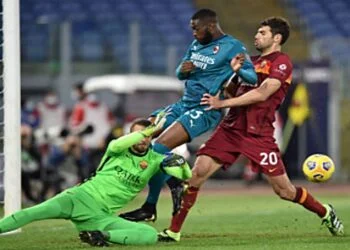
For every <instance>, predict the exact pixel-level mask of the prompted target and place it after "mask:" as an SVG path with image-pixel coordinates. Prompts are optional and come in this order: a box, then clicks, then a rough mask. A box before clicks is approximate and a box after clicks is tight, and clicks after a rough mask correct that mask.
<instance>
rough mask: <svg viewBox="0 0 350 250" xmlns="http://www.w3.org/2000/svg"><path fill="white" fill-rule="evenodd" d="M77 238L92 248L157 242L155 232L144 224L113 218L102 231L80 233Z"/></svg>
mask: <svg viewBox="0 0 350 250" xmlns="http://www.w3.org/2000/svg"><path fill="white" fill-rule="evenodd" d="M79 237H80V239H81V240H82V241H83V242H86V243H88V244H90V245H92V246H108V242H110V243H117V244H122V245H149V244H155V243H156V242H157V237H158V236H157V231H156V230H155V229H154V228H153V227H151V226H148V225H146V224H141V223H137V222H132V221H127V220H125V219H122V218H120V217H115V216H113V217H112V218H111V223H110V224H108V226H106V227H105V228H104V230H102V231H81V232H80V233H79Z"/></svg>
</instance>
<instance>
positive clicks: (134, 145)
mask: <svg viewBox="0 0 350 250" xmlns="http://www.w3.org/2000/svg"><path fill="white" fill-rule="evenodd" d="M161 116H163V114H160V115H159V116H158V117H159V118H161ZM164 122H165V118H164V117H163V118H161V119H158V120H157V121H156V123H155V124H151V122H150V121H148V120H137V121H135V122H134V123H133V125H132V126H131V131H132V133H130V134H128V135H125V136H123V137H120V138H118V139H116V140H112V141H111V142H110V143H109V145H108V147H107V150H106V152H105V154H104V156H103V157H102V160H101V163H100V165H99V167H98V169H97V170H96V173H95V175H94V176H92V177H91V178H90V179H88V180H86V181H85V182H83V183H81V184H80V185H78V186H75V187H72V188H69V189H67V190H66V191H64V192H62V193H60V194H58V195H57V196H55V197H53V198H51V199H49V200H47V201H45V202H43V203H41V204H39V205H36V206H33V207H30V208H26V209H23V210H21V211H18V212H16V213H14V214H12V215H10V216H8V217H6V218H3V219H1V220H0V233H5V232H8V231H12V230H14V229H17V228H19V227H22V226H24V225H26V224H28V223H30V222H33V221H38V220H44V219H67V220H70V221H72V222H73V224H74V225H75V227H76V228H77V230H78V231H79V232H80V233H79V236H80V239H81V240H82V241H83V242H86V243H89V244H90V245H93V246H108V244H109V243H118V244H126V245H130V244H153V243H156V242H157V231H156V230H155V229H154V228H153V227H151V226H148V225H145V224H139V223H136V222H131V221H127V220H125V219H122V218H120V217H118V216H116V215H115V212H116V210H119V209H120V208H122V207H124V205H125V204H127V203H128V202H129V201H131V200H132V199H134V198H135V196H136V195H137V194H138V193H139V192H140V191H142V190H143V189H144V187H145V186H146V185H147V183H148V181H149V179H150V178H151V177H152V176H153V175H154V174H156V173H158V172H159V171H161V170H162V171H165V172H166V173H167V174H170V175H174V176H176V177H177V178H180V179H187V178H189V177H190V176H191V170H190V168H189V166H188V164H187V163H186V161H185V160H184V159H183V157H182V156H179V155H175V154H168V155H163V154H159V153H157V152H155V151H153V150H152V148H150V143H151V136H152V135H153V134H154V133H156V132H157V131H158V130H159V129H161V127H162V125H163V124H164Z"/></svg>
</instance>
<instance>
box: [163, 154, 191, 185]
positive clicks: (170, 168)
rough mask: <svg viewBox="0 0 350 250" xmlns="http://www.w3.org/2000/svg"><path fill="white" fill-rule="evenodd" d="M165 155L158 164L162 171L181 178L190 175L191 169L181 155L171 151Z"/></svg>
mask: <svg viewBox="0 0 350 250" xmlns="http://www.w3.org/2000/svg"><path fill="white" fill-rule="evenodd" d="M167 155H168V156H167V157H166V158H164V159H163V161H162V163H161V165H160V167H161V170H162V171H163V172H165V173H166V174H168V175H171V176H174V177H176V178H178V179H182V180H187V179H189V178H191V177H192V172H191V169H190V167H189V165H188V163H187V162H186V160H185V159H184V158H183V157H182V156H180V155H177V154H173V153H168V154H167Z"/></svg>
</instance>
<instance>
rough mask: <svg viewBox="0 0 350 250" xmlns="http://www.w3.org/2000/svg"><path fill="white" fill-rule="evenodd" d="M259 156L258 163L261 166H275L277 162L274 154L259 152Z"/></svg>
mask: <svg viewBox="0 0 350 250" xmlns="http://www.w3.org/2000/svg"><path fill="white" fill-rule="evenodd" d="M260 156H261V158H262V159H261V161H260V165H261V166H267V165H276V164H277V162H278V157H277V154H276V153H275V152H270V153H266V152H261V153H260Z"/></svg>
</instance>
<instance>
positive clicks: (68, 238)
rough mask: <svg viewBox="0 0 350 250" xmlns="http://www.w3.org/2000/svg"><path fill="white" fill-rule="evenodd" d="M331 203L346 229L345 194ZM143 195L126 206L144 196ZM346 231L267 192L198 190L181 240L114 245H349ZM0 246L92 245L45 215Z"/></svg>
mask: <svg viewBox="0 0 350 250" xmlns="http://www.w3.org/2000/svg"><path fill="white" fill-rule="evenodd" d="M319 198H320V199H321V200H323V201H327V202H330V203H332V204H333V205H334V206H335V207H336V210H337V214H338V215H339V217H340V218H341V219H342V221H343V223H344V225H345V230H346V229H348V232H350V231H349V230H350V229H349V228H350V212H349V211H350V199H349V195H332V196H320V197H319ZM143 199H144V198H143V195H142V196H141V197H139V198H138V199H136V200H135V201H134V202H133V203H132V204H131V205H130V206H129V208H134V207H136V206H137V204H140V203H141V202H142V201H143ZM158 210H159V211H158V217H159V218H158V221H157V222H156V223H154V224H153V223H152V224H151V225H153V226H155V227H156V228H157V229H158V230H162V229H164V228H165V227H167V226H168V224H169V219H170V211H171V202H170V198H169V196H168V195H163V197H162V199H161V201H160V203H159V206H158ZM349 235H350V233H349V234H348V235H347V236H345V237H341V238H340V237H332V236H331V235H330V234H329V232H328V230H327V229H326V228H325V227H323V226H321V223H320V220H319V219H318V217H317V216H315V215H313V214H312V213H309V212H307V211H305V210H304V209H303V208H302V207H301V206H298V205H294V204H292V203H288V202H284V201H281V200H279V199H278V198H277V197H275V196H272V195H233V194H227V193H225V194H201V195H200V197H199V200H198V202H197V204H196V206H195V207H194V208H193V209H192V211H191V214H190V216H189V217H188V220H187V222H186V224H185V226H184V230H183V232H182V240H181V242H180V243H158V244H157V245H154V246H119V245H115V246H113V247H111V249H113V248H116V249H118V248H121V249H125V250H129V249H130V250H131V249H169V250H170V249H189V250H190V249H191V250H192V249H200V250H202V249H203V250H204V249H210V250H214V249H220V250H221V249H235V250H238V249H247V250H253V249H268V250H270V249H272V250H273V249H276V250H277V249H278V250H280V249H283V250H289V249H298V250H299V249H315V250H321V249H327V250H333V249H339V250H346V249H350V236H349ZM0 249H6V250H7V249H8V250H11V249H13V250H18V249H21V250H26V249H28V250H29V249H33V250H34V249H35V250H37V249H43V250H44V249H47V250H49V249H50V250H51V249H91V247H89V246H87V245H84V244H81V243H80V242H79V240H78V239H77V232H76V231H75V229H74V228H73V226H72V225H71V224H70V222H67V221H63V220H48V221H42V222H36V223H32V224H30V225H27V226H25V227H24V228H23V229H22V233H19V234H12V235H6V236H2V237H0Z"/></svg>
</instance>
